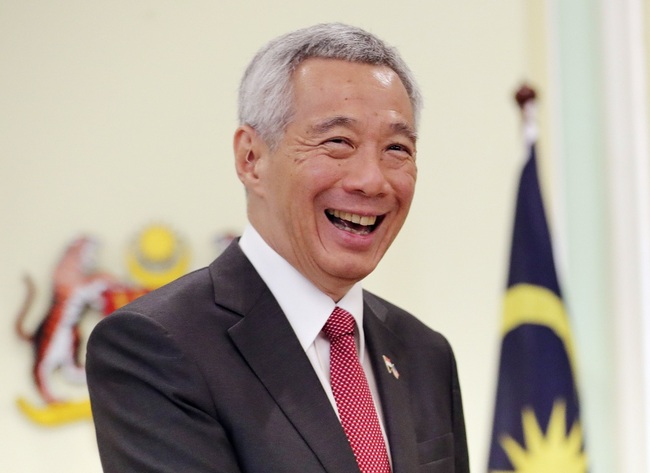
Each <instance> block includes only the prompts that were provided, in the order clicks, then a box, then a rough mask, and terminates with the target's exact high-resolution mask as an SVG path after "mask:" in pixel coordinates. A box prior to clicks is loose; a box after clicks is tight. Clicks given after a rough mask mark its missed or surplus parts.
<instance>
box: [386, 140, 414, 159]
mask: <svg viewBox="0 0 650 473" xmlns="http://www.w3.org/2000/svg"><path fill="white" fill-rule="evenodd" d="M386 151H389V152H391V153H395V154H400V155H402V156H405V157H406V156H413V155H414V152H413V150H412V149H411V148H410V147H409V146H406V145H403V144H401V143H392V144H390V145H388V147H387V148H386Z"/></svg>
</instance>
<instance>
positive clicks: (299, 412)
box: [211, 243, 359, 473]
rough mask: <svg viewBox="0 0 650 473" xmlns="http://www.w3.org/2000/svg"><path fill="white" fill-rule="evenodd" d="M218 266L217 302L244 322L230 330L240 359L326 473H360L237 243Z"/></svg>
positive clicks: (272, 301)
mask: <svg viewBox="0 0 650 473" xmlns="http://www.w3.org/2000/svg"><path fill="white" fill-rule="evenodd" d="M218 261H219V263H218V264H217V265H214V264H213V266H212V267H211V274H212V276H213V280H214V285H215V297H216V299H217V303H218V304H219V305H222V306H225V307H226V308H228V309H229V310H232V311H235V312H238V313H240V314H241V315H242V316H243V318H242V319H241V321H239V322H238V323H236V324H235V325H233V326H232V327H231V328H230V330H229V334H230V336H231V339H232V340H233V342H234V344H235V345H236V346H237V348H238V349H239V351H240V353H241V355H242V356H243V357H244V359H245V360H246V362H247V363H248V364H249V366H250V367H251V368H252V370H253V371H254V372H255V374H256V375H257V377H258V378H259V380H260V381H261V382H262V383H263V384H264V386H265V387H266V389H267V390H268V392H269V393H270V394H271V396H272V397H273V398H274V400H275V402H276V403H277V404H278V406H279V407H280V409H281V410H282V411H283V412H284V414H285V415H286V416H287V418H288V419H289V421H290V422H291V423H292V425H293V426H294V427H295V429H296V430H297V431H298V432H300V435H301V436H302V437H303V439H304V440H305V442H306V443H307V444H308V445H309V447H310V448H311V450H312V451H313V452H314V454H315V455H316V456H317V457H318V459H319V460H320V462H321V463H322V465H323V467H324V469H325V471H328V472H330V473H358V472H359V470H358V467H357V464H356V461H355V459H354V455H353V454H352V450H351V449H350V447H349V444H348V441H347V438H346V436H345V434H344V432H343V429H342V428H341V424H340V423H339V420H338V417H337V416H336V414H335V412H334V410H333V409H332V405H331V403H330V402H329V399H328V397H327V395H326V394H325V391H324V390H323V387H322V386H321V384H320V381H319V380H318V377H317V376H316V373H315V372H314V369H313V367H312V366H311V363H310V362H309V359H308V358H307V355H306V354H305V352H304V350H303V349H302V347H301V345H300V343H299V341H298V338H297V337H296V335H295V333H294V332H293V329H292V328H291V325H290V324H289V322H288V320H287V318H286V317H285V315H284V313H283V312H282V310H281V309H280V306H279V305H278V303H277V301H276V300H275V298H274V297H273V295H272V294H271V292H270V291H269V289H268V287H267V286H266V285H265V284H264V282H263V281H262V279H261V278H260V277H259V275H258V274H257V272H256V271H255V270H254V268H253V266H252V265H251V264H250V262H249V261H248V259H246V257H245V256H244V255H243V253H242V252H241V250H240V249H239V247H238V245H236V243H235V244H233V245H231V246H230V247H229V248H228V249H227V250H226V253H225V254H223V255H222V256H221V257H220V258H219V260H218ZM224 289H225V290H224Z"/></svg>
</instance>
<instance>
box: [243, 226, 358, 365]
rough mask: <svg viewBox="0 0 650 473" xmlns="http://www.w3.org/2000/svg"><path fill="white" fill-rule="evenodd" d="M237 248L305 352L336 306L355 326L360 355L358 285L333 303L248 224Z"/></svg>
mask: <svg viewBox="0 0 650 473" xmlns="http://www.w3.org/2000/svg"><path fill="white" fill-rule="evenodd" d="M239 246H240V247H241V249H242V251H243V252H244V254H245V255H246V257H247V258H248V259H249V260H250V262H251V263H252V264H253V267H255V269H256V270H257V272H258V273H259V275H260V277H261V278H262V280H263V281H264V282H265V283H266V285H267V286H268V287H269V289H270V290H271V293H272V294H273V296H274V297H275V298H276V300H277V301H278V304H279V305H280V308H281V309H282V311H283V312H284V314H285V315H286V317H287V319H288V320H289V323H290V324H291V327H292V328H293V331H294V332H295V333H296V336H297V337H298V340H299V341H300V344H301V346H302V348H303V349H304V350H307V348H308V347H309V346H311V345H312V344H313V343H314V341H315V340H316V337H317V336H318V334H319V333H320V331H321V330H322V328H323V326H324V325H325V322H327V319H328V318H329V316H330V314H331V313H332V311H333V310H334V307H336V306H338V307H341V308H342V309H345V310H347V311H348V312H350V314H352V316H353V317H354V320H355V322H356V324H357V333H358V335H359V339H358V343H359V347H358V348H359V351H360V353H363V352H364V350H365V346H364V343H365V342H364V340H365V338H364V334H363V289H362V286H361V283H360V282H358V283H356V284H355V285H354V286H352V288H351V289H350V290H349V291H348V293H347V294H346V295H345V296H344V297H343V298H342V299H341V300H340V301H338V303H335V302H334V301H333V300H332V299H331V298H330V297H329V296H328V295H326V294H325V293H323V292H321V291H320V290H319V289H318V288H317V287H316V286H314V284H313V283H312V282H311V281H309V280H308V279H307V278H306V277H304V276H303V275H302V274H301V273H300V272H299V271H298V270H297V269H296V268H294V267H293V266H291V265H290V264H289V263H288V262H287V261H286V260H285V259H284V258H283V257H282V256H280V255H279V254H278V253H276V252H275V250H273V248H271V247H270V246H269V245H268V244H267V243H266V242H265V241H264V239H263V238H262V237H261V235H260V234H259V233H258V232H257V230H255V228H253V226H252V225H250V224H249V225H247V226H246V228H245V230H244V233H243V235H242V237H241V238H240V240H239Z"/></svg>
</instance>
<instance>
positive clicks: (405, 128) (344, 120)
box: [310, 115, 418, 143]
mask: <svg viewBox="0 0 650 473" xmlns="http://www.w3.org/2000/svg"><path fill="white" fill-rule="evenodd" d="M356 123H358V120H356V119H354V118H350V117H346V116H342V115H337V116H335V117H332V118H328V119H326V120H323V121H322V122H319V123H316V124H314V125H312V126H311V127H310V131H311V132H312V133H314V134H317V135H318V134H324V133H327V132H328V131H330V130H331V129H333V128H336V127H338V126H343V127H352V126H353V125H355V124H356ZM390 128H391V130H392V131H393V132H395V133H397V134H400V135H404V136H406V137H407V138H408V139H410V140H411V141H413V142H414V143H415V142H417V139H418V134H417V132H416V131H415V130H414V129H413V127H412V126H411V125H409V124H408V123H405V122H396V123H391V124H390Z"/></svg>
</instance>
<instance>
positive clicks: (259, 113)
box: [87, 24, 469, 473]
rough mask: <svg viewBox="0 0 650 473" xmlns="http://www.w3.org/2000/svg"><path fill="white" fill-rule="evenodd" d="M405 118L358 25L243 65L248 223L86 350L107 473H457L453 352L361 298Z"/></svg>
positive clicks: (381, 230)
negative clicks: (204, 263)
mask: <svg viewBox="0 0 650 473" xmlns="http://www.w3.org/2000/svg"><path fill="white" fill-rule="evenodd" d="M420 107H421V99H420V95H419V92H418V89H417V86H416V84H415V82H414V80H413V78H412V77H411V73H410V72H409V70H408V68H407V67H406V65H405V64H404V63H403V61H402V60H401V59H400V57H399V56H398V55H397V53H396V51H394V50H393V49H392V48H389V47H387V46H386V45H385V44H384V43H383V42H381V41H380V40H378V39H377V38H376V37H374V36H372V35H370V34H369V33H367V32H365V31H363V30H360V29H357V28H353V27H349V26H345V25H340V24H327V25H317V26H314V27H312V28H307V29H304V30H299V31H296V32H293V33H290V34H288V35H285V36H283V37H281V38H278V39H276V40H274V41H272V42H271V43H269V44H268V45H267V46H266V47H265V48H263V49H262V50H261V51H260V52H259V53H258V54H257V55H256V57H255V58H254V59H253V61H252V63H251V64H250V66H249V67H248V69H247V71H246V73H245V75H244V78H243V80H242V84H241V88H240V126H239V128H238V129H237V130H236V132H235V136H234V152H235V163H236V169H237V174H238V176H239V179H240V180H241V181H242V183H243V184H244V187H245V189H246V198H247V209H248V219H249V222H250V225H249V226H248V227H247V228H246V229H245V231H244V234H243V236H242V237H241V239H239V240H238V241H235V242H233V243H232V244H231V245H230V246H229V247H228V249H226V251H225V252H224V253H223V254H222V255H221V256H220V257H219V258H217V260H216V261H214V262H213V263H212V264H211V265H210V266H209V267H208V268H205V269H202V270H199V271H196V272H194V273H192V274H189V275H187V276H185V277H183V278H181V279H179V280H177V281H176V282H174V283H172V284H170V285H168V286H166V287H163V288H162V289H159V290H158V291H155V292H153V293H151V294H149V295H147V296H144V297H142V298H140V299H138V300H137V301H135V302H134V303H132V304H131V305H129V306H127V307H125V308H123V309H121V310H119V311H118V312H116V313H115V314H113V315H111V316H110V317H108V318H107V319H104V320H103V321H102V322H101V323H100V324H98V326H97V327H96V329H95V330H94V331H93V334H92V335H91V337H90V340H89V344H88V359H87V371H88V384H89V389H90V395H91V402H92V407H93V414H94V419H95V424H96V430H97V438H98V443H99V451H100V455H101V459H102V464H103V467H104V471H106V472H111V473H125V472H181V471H182V472H199V473H203V472H225V473H235V472H242V473H271V472H278V473H280V472H281V473H289V472H296V473H314V472H330V473H348V472H349V473H353V472H354V473H358V472H359V471H362V472H363V473H380V472H381V473H383V472H390V471H393V472H394V473H406V472H425V471H426V472H431V473H452V472H455V473H465V472H467V471H468V470H469V468H468V459H467V447H466V439H465V428H464V421H463V414H462V407H461V397H460V390H459V386H458V379H457V375H456V367H455V362H454V357H453V354H452V351H451V348H450V347H449V345H448V343H447V342H446V340H445V339H444V338H443V337H442V336H441V335H439V334H437V333H435V332H434V331H432V330H431V329H429V328H427V327H426V326H425V325H423V324H422V323H421V322H419V321H418V320H417V319H415V318H414V317H413V316H411V315H410V314H408V313H406V312H404V311H403V310H401V309H399V308H397V307H395V306H393V305H391V304H390V303H388V302H386V301H384V300H382V299H380V298H379V297H377V296H375V295H372V294H370V293H368V292H365V291H363V289H362V288H361V285H360V281H361V280H362V279H363V278H364V277H365V276H367V275H368V274H369V273H371V272H372V271H373V270H374V268H375V266H376V265H377V264H378V263H379V261H380V260H381V258H382V257H383V255H384V253H385V252H386V250H387V249H388V247H389V246H390V244H391V243H392V241H393V239H394V238H395V237H396V236H397V233H398V232H399V230H400V228H401V227H402V224H403V223H404V220H405V218H406V215H407V213H408V210H409V207H410V204H411V200H412V198H413V193H414V189H415V180H416V164H415V154H416V120H417V116H418V113H419V109H420ZM342 325H346V326H347V331H344V332H345V333H341V334H339V333H338V332H336V329H338V328H340V326H342ZM357 350H358V353H357ZM351 353H352V355H350V354H351ZM330 376H331V379H330Z"/></svg>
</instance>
